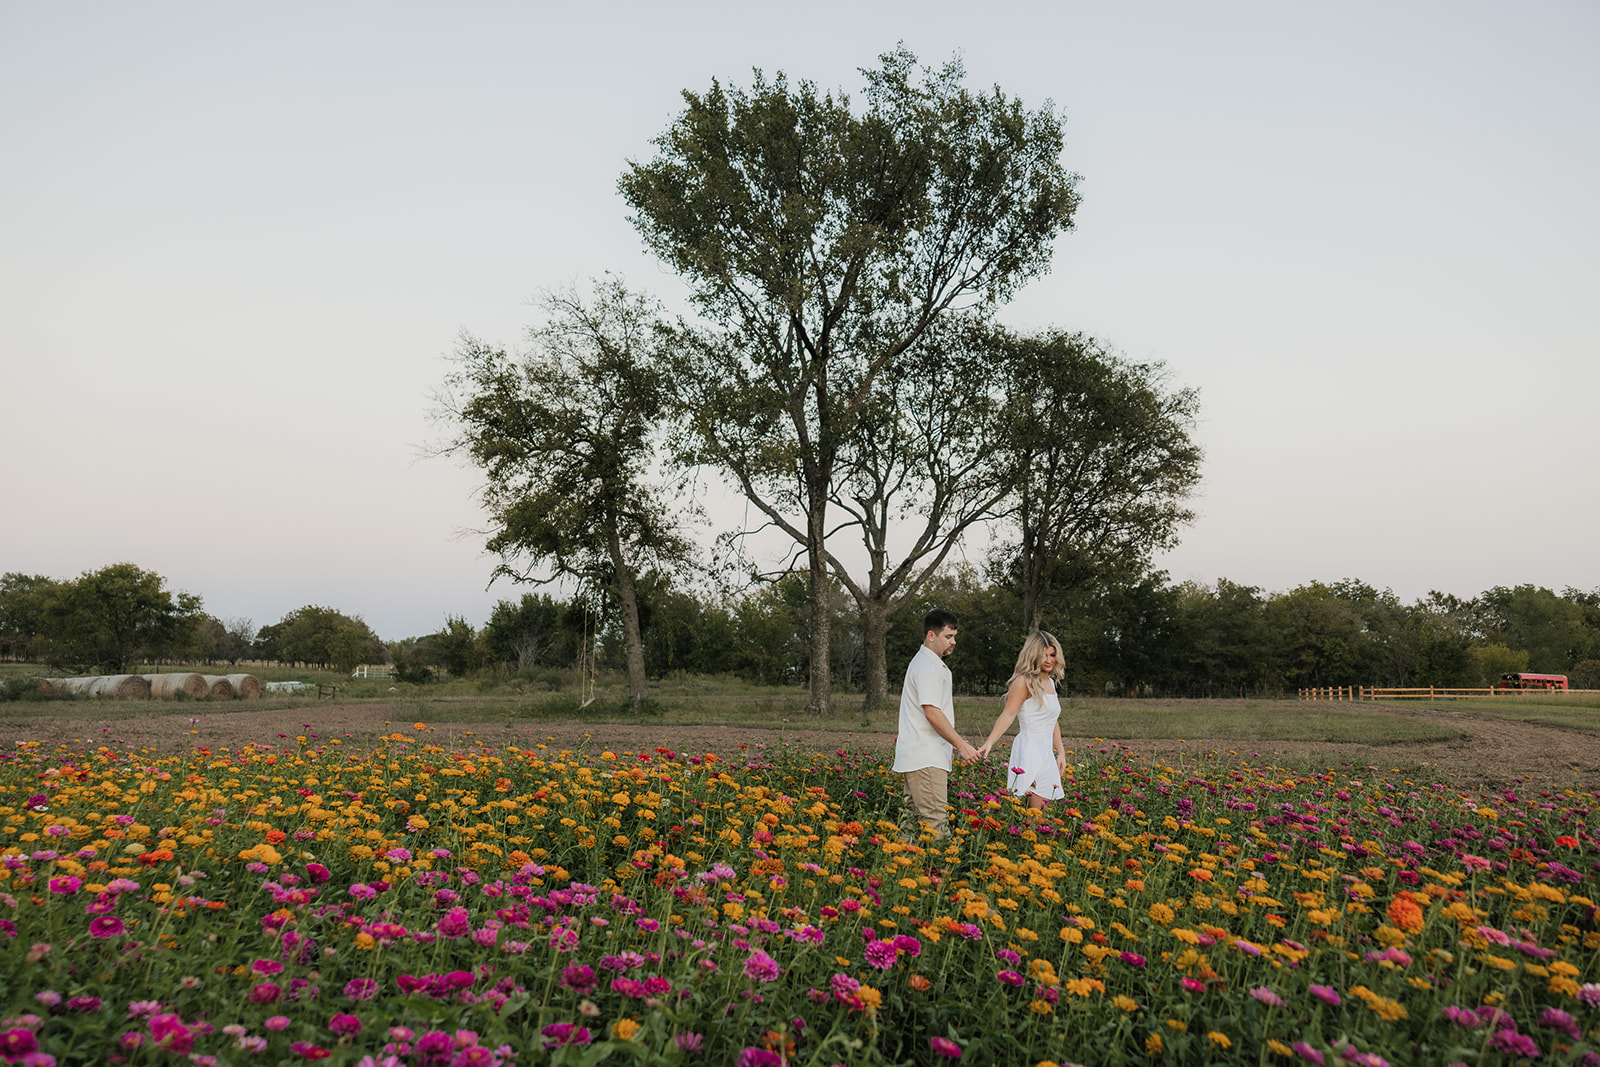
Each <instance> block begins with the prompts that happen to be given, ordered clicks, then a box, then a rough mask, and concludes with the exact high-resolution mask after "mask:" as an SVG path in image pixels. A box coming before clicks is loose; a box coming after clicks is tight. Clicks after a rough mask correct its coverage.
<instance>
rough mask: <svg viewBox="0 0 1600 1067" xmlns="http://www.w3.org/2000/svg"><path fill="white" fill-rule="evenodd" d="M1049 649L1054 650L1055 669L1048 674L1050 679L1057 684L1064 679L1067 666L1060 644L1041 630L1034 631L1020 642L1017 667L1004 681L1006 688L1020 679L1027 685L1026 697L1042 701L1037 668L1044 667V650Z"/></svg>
mask: <svg viewBox="0 0 1600 1067" xmlns="http://www.w3.org/2000/svg"><path fill="white" fill-rule="evenodd" d="M1051 648H1053V649H1055V650H1056V669H1055V670H1053V671H1051V672H1050V677H1051V678H1052V679H1054V680H1055V681H1058V682H1059V681H1061V679H1062V678H1064V677H1066V674H1067V664H1066V657H1064V656H1063V655H1062V654H1061V642H1060V641H1057V640H1056V639H1055V638H1054V637H1052V636H1051V635H1050V634H1047V633H1045V632H1044V631H1043V630H1035V631H1033V633H1031V634H1029V635H1028V637H1027V640H1025V641H1023V642H1022V651H1021V652H1019V653H1017V665H1016V667H1015V669H1013V670H1012V672H1011V677H1010V678H1008V679H1007V680H1006V688H1007V689H1009V688H1011V683H1012V682H1014V681H1016V680H1017V679H1018V678H1021V679H1022V680H1023V681H1024V682H1026V683H1027V686H1028V695H1029V696H1034V697H1039V698H1041V699H1042V698H1043V697H1044V693H1045V689H1044V679H1043V678H1041V677H1040V676H1039V668H1040V667H1041V666H1043V665H1044V654H1045V650H1046V649H1051Z"/></svg>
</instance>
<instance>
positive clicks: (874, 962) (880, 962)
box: [863, 941, 900, 971]
mask: <svg viewBox="0 0 1600 1067" xmlns="http://www.w3.org/2000/svg"><path fill="white" fill-rule="evenodd" d="M863 955H864V956H865V957H866V960H867V963H868V964H869V965H871V966H873V967H876V968H878V970H880V971H886V970H888V969H889V968H890V967H893V966H894V961H895V959H896V957H898V956H899V955H900V953H899V952H898V951H897V950H896V949H895V947H894V942H893V941H871V942H868V943H867V947H866V951H865V952H864V953H863Z"/></svg>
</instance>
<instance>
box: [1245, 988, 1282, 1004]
mask: <svg viewBox="0 0 1600 1067" xmlns="http://www.w3.org/2000/svg"><path fill="white" fill-rule="evenodd" d="M1250 995H1251V996H1252V997H1255V998H1256V999H1257V1000H1259V1001H1260V1002H1261V1003H1263V1004H1265V1005H1266V1006H1267V1007H1269V1008H1281V1007H1283V998H1282V997H1280V996H1278V994H1276V993H1274V992H1273V991H1272V990H1270V989H1268V988H1267V987H1266V986H1264V985H1263V986H1256V987H1255V988H1254V989H1252V990H1250Z"/></svg>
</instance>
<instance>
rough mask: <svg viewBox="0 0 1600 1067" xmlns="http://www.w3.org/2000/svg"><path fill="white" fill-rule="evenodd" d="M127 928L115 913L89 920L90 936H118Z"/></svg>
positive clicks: (101, 937) (102, 937)
mask: <svg viewBox="0 0 1600 1067" xmlns="http://www.w3.org/2000/svg"><path fill="white" fill-rule="evenodd" d="M124 929H125V927H124V925H123V922H122V920H121V919H119V918H117V917H116V916H115V915H102V916H100V917H99V918H97V919H91V920H89V936H90V937H96V938H100V939H101V940H104V939H105V938H108V937H116V936H117V935H118V934H120V933H122V931H123V930H124Z"/></svg>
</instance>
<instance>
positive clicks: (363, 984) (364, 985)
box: [344, 978, 378, 1002]
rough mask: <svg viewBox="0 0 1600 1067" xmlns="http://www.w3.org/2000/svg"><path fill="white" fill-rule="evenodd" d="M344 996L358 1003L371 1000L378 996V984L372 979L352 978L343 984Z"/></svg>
mask: <svg viewBox="0 0 1600 1067" xmlns="http://www.w3.org/2000/svg"><path fill="white" fill-rule="evenodd" d="M344 995H345V996H346V997H348V998H350V999H351V1000H354V1001H358V1002H359V1001H363V1000H371V999H372V998H373V997H375V996H377V995H378V983H377V981H376V980H375V979H372V978H352V979H350V981H348V982H346V983H345V984H344Z"/></svg>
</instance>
